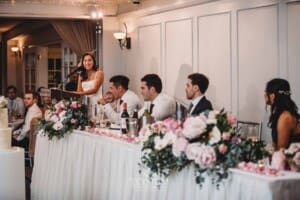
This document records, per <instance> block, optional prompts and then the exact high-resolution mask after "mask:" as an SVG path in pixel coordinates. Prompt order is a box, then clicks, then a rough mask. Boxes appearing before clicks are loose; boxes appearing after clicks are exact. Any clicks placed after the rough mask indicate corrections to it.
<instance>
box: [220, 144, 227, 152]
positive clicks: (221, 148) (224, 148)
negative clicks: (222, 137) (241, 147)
mask: <svg viewBox="0 0 300 200" xmlns="http://www.w3.org/2000/svg"><path fill="white" fill-rule="evenodd" d="M227 150H228V147H227V146H226V145H225V144H221V145H220V146H219V152H220V153H221V154H225V153H226V152H227Z"/></svg>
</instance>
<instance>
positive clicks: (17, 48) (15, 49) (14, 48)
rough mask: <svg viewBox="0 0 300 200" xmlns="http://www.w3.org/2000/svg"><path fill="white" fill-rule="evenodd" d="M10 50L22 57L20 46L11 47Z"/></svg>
mask: <svg viewBox="0 0 300 200" xmlns="http://www.w3.org/2000/svg"><path fill="white" fill-rule="evenodd" d="M10 50H11V51H12V52H13V53H14V54H15V56H18V57H21V51H20V48H19V47H11V48H10Z"/></svg>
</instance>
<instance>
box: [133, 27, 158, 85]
mask: <svg viewBox="0 0 300 200" xmlns="http://www.w3.org/2000/svg"><path fill="white" fill-rule="evenodd" d="M137 53H138V56H137V60H138V63H136V65H137V68H135V70H134V71H132V73H134V74H132V76H131V79H132V85H133V87H134V88H138V89H139V88H140V79H141V78H142V77H143V76H144V75H145V74H148V73H156V74H158V75H160V76H161V25H160V24H154V25H148V26H141V27H139V28H138V51H137Z"/></svg>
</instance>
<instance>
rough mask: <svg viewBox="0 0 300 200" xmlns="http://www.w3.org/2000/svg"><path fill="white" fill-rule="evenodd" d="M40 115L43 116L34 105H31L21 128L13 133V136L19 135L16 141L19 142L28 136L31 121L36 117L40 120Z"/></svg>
mask: <svg viewBox="0 0 300 200" xmlns="http://www.w3.org/2000/svg"><path fill="white" fill-rule="evenodd" d="M42 115H43V114H42V111H41V109H40V108H39V107H38V106H37V105H36V104H33V105H32V106H30V107H29V108H28V111H27V113H26V116H25V121H24V124H23V126H22V127H21V128H20V129H18V130H15V131H14V134H19V136H18V137H17V140H18V141H21V140H23V139H24V138H25V137H26V136H28V132H29V131H30V122H31V120H32V119H33V118H36V117H39V118H41V117H42Z"/></svg>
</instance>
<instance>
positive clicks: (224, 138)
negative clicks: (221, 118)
mask: <svg viewBox="0 0 300 200" xmlns="http://www.w3.org/2000/svg"><path fill="white" fill-rule="evenodd" d="M222 139H223V140H229V139H230V133H229V132H224V133H223V134H222Z"/></svg>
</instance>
